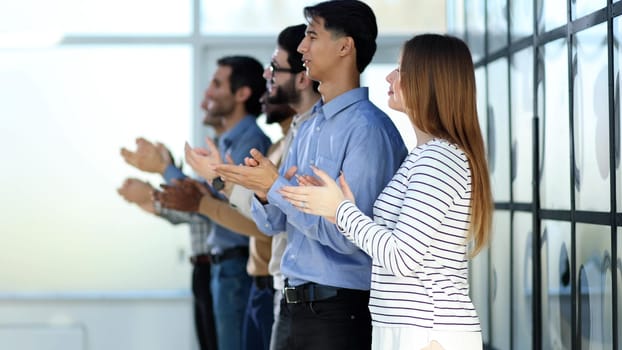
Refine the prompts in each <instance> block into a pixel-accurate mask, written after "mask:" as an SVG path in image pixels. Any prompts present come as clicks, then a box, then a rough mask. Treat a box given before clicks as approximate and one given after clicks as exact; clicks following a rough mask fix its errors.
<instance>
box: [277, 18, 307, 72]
mask: <svg viewBox="0 0 622 350" xmlns="http://www.w3.org/2000/svg"><path fill="white" fill-rule="evenodd" d="M306 30H307V26H306V25H305V24H299V25H295V26H290V27H287V28H285V29H283V30H282V31H281V33H279V37H278V38H277V39H276V43H277V44H278V45H279V46H280V47H281V48H283V49H284V50H285V51H286V52H287V63H288V64H289V66H290V68H291V70H292V71H293V72H294V73H298V72H302V71H303V70H305V66H304V65H303V64H302V54H301V53H300V52H298V45H300V42H301V41H302V39H304V37H305V32H306Z"/></svg>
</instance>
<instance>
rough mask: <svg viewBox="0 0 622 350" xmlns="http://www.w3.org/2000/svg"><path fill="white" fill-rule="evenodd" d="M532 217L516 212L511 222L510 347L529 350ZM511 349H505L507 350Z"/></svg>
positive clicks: (531, 334) (530, 336)
mask: <svg viewBox="0 0 622 350" xmlns="http://www.w3.org/2000/svg"><path fill="white" fill-rule="evenodd" d="M531 220H532V216H531V214H527V213H520V212H517V213H515V214H514V220H513V222H512V225H513V228H512V252H513V259H512V276H511V278H512V283H513V291H514V294H513V300H512V302H511V305H512V316H513V319H512V334H513V339H514V344H513V348H514V349H522V350H528V349H531V348H532V347H531V345H532V344H531V343H532V342H531V338H532V336H533V330H532V328H533V322H532V316H531V311H532V307H533V306H532V302H531V300H532V293H533V289H532V285H533V283H532V276H533V273H532V267H533V265H532V263H533V255H532V246H533V243H532V241H533V233H532V222H531ZM509 348H510V347H508V349H509Z"/></svg>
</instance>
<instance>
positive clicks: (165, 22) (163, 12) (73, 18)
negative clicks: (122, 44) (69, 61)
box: [0, 0, 192, 38]
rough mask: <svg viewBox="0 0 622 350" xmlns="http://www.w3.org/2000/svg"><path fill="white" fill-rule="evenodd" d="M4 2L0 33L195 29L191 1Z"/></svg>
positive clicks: (137, 32)
mask: <svg viewBox="0 0 622 350" xmlns="http://www.w3.org/2000/svg"><path fill="white" fill-rule="evenodd" d="M4 3H5V4H7V5H3V4H0V33H2V32H5V33H6V32H8V33H11V32H13V33H21V34H23V35H27V34H28V33H34V34H45V35H51V34H54V35H57V36H59V38H62V36H63V35H68V34H74V35H85V34H86V35H183V34H189V33H190V31H191V29H192V14H191V10H192V0H160V1H149V0H132V1H124V0H55V1H46V0H24V1H17V2H16V1H4ZM8 4H10V6H9V5H8ZM32 9H37V10H36V11H33V10H32ZM33 28H36V29H33Z"/></svg>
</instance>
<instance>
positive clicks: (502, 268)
mask: <svg viewBox="0 0 622 350" xmlns="http://www.w3.org/2000/svg"><path fill="white" fill-rule="evenodd" d="M492 232H493V235H492V240H491V242H490V257H491V271H490V274H491V278H492V290H491V296H490V298H491V303H490V307H491V309H492V315H491V317H492V319H493V320H494V322H493V323H491V327H492V343H491V345H492V347H493V348H495V349H509V348H510V331H511V329H510V328H509V327H508V326H507V325H509V324H510V314H511V313H510V307H511V300H510V281H511V278H512V277H511V276H512V271H511V270H510V260H509V259H508V257H509V256H510V249H511V241H510V237H511V235H510V234H509V233H510V213H509V212H506V211H495V215H494V220H493V225H492Z"/></svg>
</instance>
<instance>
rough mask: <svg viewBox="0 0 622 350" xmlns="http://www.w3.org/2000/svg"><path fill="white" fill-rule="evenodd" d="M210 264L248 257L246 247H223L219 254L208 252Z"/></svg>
mask: <svg viewBox="0 0 622 350" xmlns="http://www.w3.org/2000/svg"><path fill="white" fill-rule="evenodd" d="M209 258H210V261H211V263H212V264H220V263H221V262H223V261H225V260H229V259H234V258H248V247H234V248H229V249H225V251H223V252H222V253H221V254H209Z"/></svg>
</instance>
